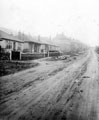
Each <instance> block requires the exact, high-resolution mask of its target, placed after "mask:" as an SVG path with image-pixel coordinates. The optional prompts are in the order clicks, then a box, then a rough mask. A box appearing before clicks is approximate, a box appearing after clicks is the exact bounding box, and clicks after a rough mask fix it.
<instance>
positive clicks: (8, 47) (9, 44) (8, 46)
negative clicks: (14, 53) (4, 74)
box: [6, 41, 12, 49]
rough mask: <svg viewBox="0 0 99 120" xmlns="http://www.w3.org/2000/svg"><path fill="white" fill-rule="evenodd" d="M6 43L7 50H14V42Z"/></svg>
mask: <svg viewBox="0 0 99 120" xmlns="http://www.w3.org/2000/svg"><path fill="white" fill-rule="evenodd" d="M6 43H7V45H6V48H7V49H12V41H6Z"/></svg>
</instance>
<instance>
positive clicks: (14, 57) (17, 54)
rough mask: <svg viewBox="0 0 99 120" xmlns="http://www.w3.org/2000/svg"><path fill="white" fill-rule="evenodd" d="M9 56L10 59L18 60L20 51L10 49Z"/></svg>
mask: <svg viewBox="0 0 99 120" xmlns="http://www.w3.org/2000/svg"><path fill="white" fill-rule="evenodd" d="M11 58H12V60H20V52H18V51H12V54H11Z"/></svg>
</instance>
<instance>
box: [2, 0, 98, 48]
mask: <svg viewBox="0 0 99 120" xmlns="http://www.w3.org/2000/svg"><path fill="white" fill-rule="evenodd" d="M0 27H5V28H9V29H12V30H15V31H19V30H20V31H23V32H25V33H30V34H32V35H42V36H52V37H53V36H55V35H56V34H57V33H62V32H64V33H65V35H66V36H68V37H72V38H75V39H79V40H80V41H82V42H84V43H86V44H89V45H91V46H94V45H99V0H0Z"/></svg>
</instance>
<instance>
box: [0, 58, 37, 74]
mask: <svg viewBox="0 0 99 120" xmlns="http://www.w3.org/2000/svg"><path fill="white" fill-rule="evenodd" d="M38 64H39V63H36V62H28V61H27V62H26V61H25V62H24V61H4V60H2V61H0V76H4V75H9V74H14V73H16V72H18V71H22V70H25V69H28V68H32V67H35V66H37V65H38Z"/></svg>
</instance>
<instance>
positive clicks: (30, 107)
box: [0, 50, 99, 120]
mask: <svg viewBox="0 0 99 120" xmlns="http://www.w3.org/2000/svg"><path fill="white" fill-rule="evenodd" d="M39 62H40V64H41V65H40V66H37V67H35V68H32V69H29V70H25V71H23V72H19V73H16V74H13V75H9V76H5V77H1V78H0V79H1V80H0V82H1V87H0V89H1V90H0V91H1V93H0V96H1V100H0V118H1V119H0V120H99V65H98V58H97V55H96V53H95V52H94V51H93V50H90V51H89V52H88V54H86V55H83V56H80V57H78V58H76V60H71V61H70V62H66V61H65V60H63V61H62V60H59V61H43V60H41V61H39Z"/></svg>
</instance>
